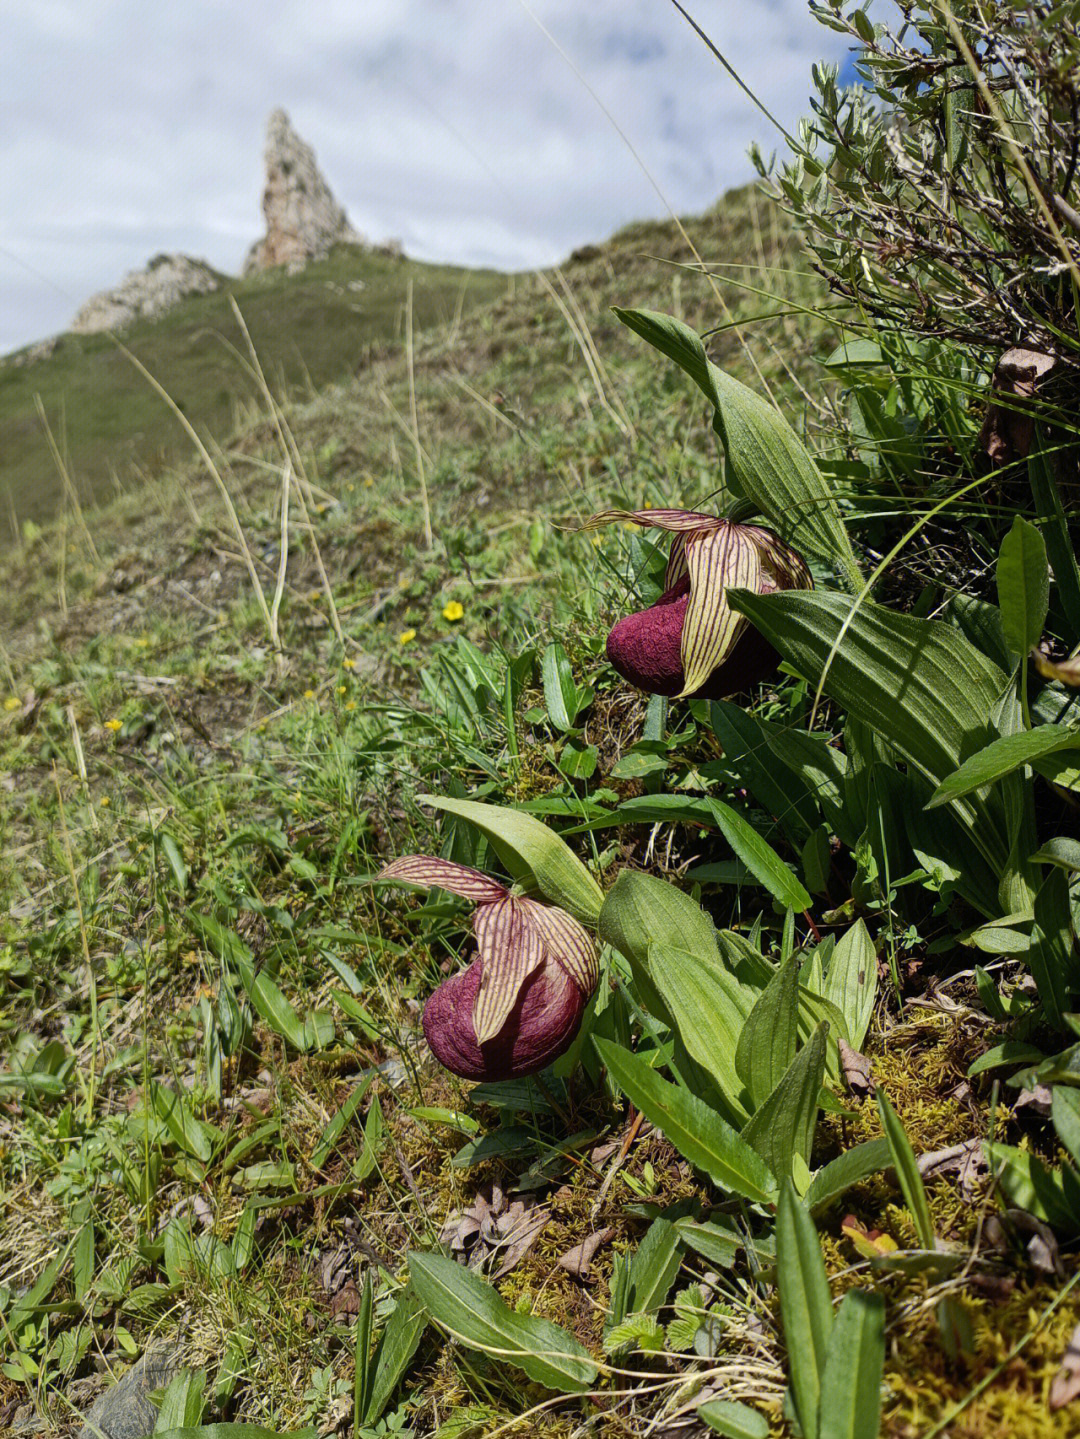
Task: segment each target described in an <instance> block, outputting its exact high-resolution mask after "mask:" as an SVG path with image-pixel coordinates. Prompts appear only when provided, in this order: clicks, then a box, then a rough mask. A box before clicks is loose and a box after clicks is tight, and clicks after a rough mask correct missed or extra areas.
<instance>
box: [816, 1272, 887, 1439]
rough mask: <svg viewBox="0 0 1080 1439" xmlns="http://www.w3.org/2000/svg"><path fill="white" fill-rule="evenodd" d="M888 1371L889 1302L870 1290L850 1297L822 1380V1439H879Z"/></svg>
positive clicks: (836, 1326)
mask: <svg viewBox="0 0 1080 1439" xmlns="http://www.w3.org/2000/svg"><path fill="white" fill-rule="evenodd" d="M884 1367H885V1300H884V1298H883V1297H882V1296H881V1295H880V1294H871V1293H869V1292H868V1291H867V1290H865V1289H852V1290H849V1291H848V1293H847V1294H845V1295H844V1298H843V1300H842V1301H841V1304H840V1308H839V1309H838V1310H837V1312H836V1319H835V1322H834V1324H833V1332H832V1337H831V1338H830V1340H829V1348H828V1353H827V1355H826V1358H825V1369H824V1372H823V1373H822V1376H821V1405H820V1410H819V1413H820V1418H819V1421H818V1439H878V1426H879V1424H880V1423H881V1374H882V1370H883V1369H884Z"/></svg>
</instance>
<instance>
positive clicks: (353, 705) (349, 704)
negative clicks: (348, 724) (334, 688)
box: [345, 700, 356, 710]
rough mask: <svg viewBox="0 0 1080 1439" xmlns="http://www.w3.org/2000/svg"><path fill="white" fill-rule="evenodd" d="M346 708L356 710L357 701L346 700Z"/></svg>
mask: <svg viewBox="0 0 1080 1439" xmlns="http://www.w3.org/2000/svg"><path fill="white" fill-rule="evenodd" d="M345 708H346V709H347V710H354V709H355V708H356V701H355V700H346V701H345Z"/></svg>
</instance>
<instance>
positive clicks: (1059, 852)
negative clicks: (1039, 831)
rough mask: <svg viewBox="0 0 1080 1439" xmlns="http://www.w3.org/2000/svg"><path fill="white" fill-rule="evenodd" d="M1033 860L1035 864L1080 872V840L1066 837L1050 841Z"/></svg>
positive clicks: (1034, 855) (1033, 856) (1062, 836)
mask: <svg viewBox="0 0 1080 1439" xmlns="http://www.w3.org/2000/svg"><path fill="white" fill-rule="evenodd" d="M1031 858H1032V862H1033V863H1034V864H1056V865H1058V866H1060V868H1061V869H1071V870H1080V840H1076V839H1069V838H1067V837H1066V836H1064V835H1061V836H1059V837H1058V838H1057V839H1048V840H1047V841H1046V843H1045V844H1044V845H1043V847H1042V848H1041V849H1040V850H1039V851H1038V853H1037V854H1033V855H1032V857H1031Z"/></svg>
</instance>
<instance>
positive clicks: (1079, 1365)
mask: <svg viewBox="0 0 1080 1439" xmlns="http://www.w3.org/2000/svg"><path fill="white" fill-rule="evenodd" d="M1078 1394H1080V1324H1078V1325H1077V1326H1076V1328H1075V1329H1074V1330H1073V1332H1072V1338H1071V1339H1070V1340H1069V1343H1068V1345H1067V1346H1066V1349H1065V1353H1064V1354H1063V1355H1062V1356H1061V1368H1060V1369H1059V1370H1058V1372H1057V1373H1056V1374H1055V1375H1054V1377H1053V1380H1052V1381H1051V1384H1050V1408H1051V1410H1055V1409H1064V1408H1065V1405H1066V1404H1071V1403H1072V1402H1073V1400H1074V1399H1075V1398H1076V1396H1077V1395H1078Z"/></svg>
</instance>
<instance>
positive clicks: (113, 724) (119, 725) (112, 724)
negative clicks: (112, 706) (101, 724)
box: [105, 719, 124, 734]
mask: <svg viewBox="0 0 1080 1439" xmlns="http://www.w3.org/2000/svg"><path fill="white" fill-rule="evenodd" d="M105 728H106V729H111V730H112V732H113V734H115V733H116V731H117V730H118V729H123V728H124V724H123V721H122V720H118V719H111V720H106V721H105Z"/></svg>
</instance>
